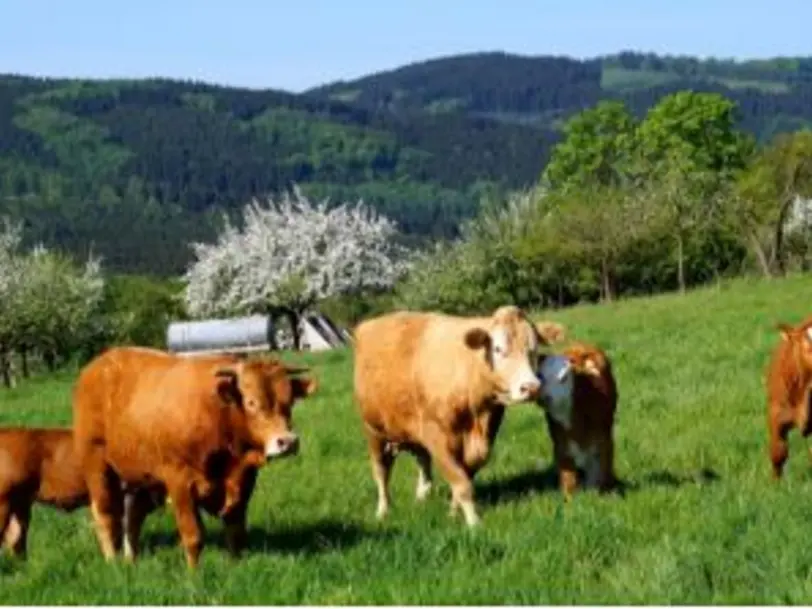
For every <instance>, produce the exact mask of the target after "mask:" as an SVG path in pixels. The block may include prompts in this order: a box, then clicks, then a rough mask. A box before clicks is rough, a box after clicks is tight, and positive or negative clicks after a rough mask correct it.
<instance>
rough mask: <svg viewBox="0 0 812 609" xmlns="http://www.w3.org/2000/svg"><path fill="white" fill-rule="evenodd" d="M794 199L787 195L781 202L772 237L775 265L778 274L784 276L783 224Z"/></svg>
mask: <svg viewBox="0 0 812 609" xmlns="http://www.w3.org/2000/svg"><path fill="white" fill-rule="evenodd" d="M794 199H795V198H794V197H792V196H789V195H787V196H786V197H785V198H784V200H783V201H782V202H781V209H780V211H779V213H778V221H777V222H776V224H775V234H774V236H773V255H774V256H775V263H776V266H777V267H778V274H779V275H784V274H786V266H785V264H784V222H785V220H786V217H787V214H788V213H789V208H790V206H791V205H792V202H793V201H794Z"/></svg>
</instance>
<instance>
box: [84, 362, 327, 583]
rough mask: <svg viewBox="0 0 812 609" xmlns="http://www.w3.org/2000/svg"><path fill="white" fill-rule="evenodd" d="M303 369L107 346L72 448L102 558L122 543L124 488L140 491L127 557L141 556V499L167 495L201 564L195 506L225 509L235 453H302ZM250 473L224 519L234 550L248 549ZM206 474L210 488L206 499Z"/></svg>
mask: <svg viewBox="0 0 812 609" xmlns="http://www.w3.org/2000/svg"><path fill="white" fill-rule="evenodd" d="M301 371H303V370H301V369H293V368H287V367H285V366H284V365H283V364H282V363H281V362H278V361H276V360H244V359H242V358H238V357H236V356H231V355H223V356H205V357H188V358H187V357H180V356H176V355H172V354H169V353H166V352H164V351H159V350H155V349H144V348H139V347H115V348H111V349H109V350H107V351H106V352H104V353H102V354H101V355H99V356H98V357H96V358H95V359H94V360H92V361H91V362H90V363H89V364H87V365H86V366H85V367H84V368H83V369H82V371H81V373H80V375H79V379H78V380H77V382H76V385H75V388H74V396H73V424H74V442H75V447H76V454H77V458H78V459H79V462H80V464H81V467H82V470H83V472H84V476H85V479H86V483H87V487H88V491H89V494H90V508H91V512H92V515H93V519H94V522H95V525H96V533H97V536H98V539H99V545H100V547H101V551H102V553H103V555H104V556H105V558H107V559H108V560H110V559H112V558H113V557H114V556H115V554H116V553H117V552H118V550H119V549H120V547H121V541H122V530H121V521H122V517H123V512H124V499H123V493H122V490H121V488H122V484H123V485H124V486H125V487H126V488H127V489H128V492H129V493H132V494H133V495H134V500H133V502H132V504H130V505H129V508H130V514H132V516H129V515H128V520H129V521H128V523H126V524H125V528H126V529H127V532H128V533H127V548H126V550H127V553H128V554H129V555H130V556H131V557H134V556H135V552H136V548H137V534H138V532H139V531H140V526H141V522H142V521H143V515H145V514H146V513H147V512H148V511H149V510H148V508H147V507H145V505H144V504H143V502H142V501H141V500H140V498H142V497H144V495H145V492H146V491H147V489H149V490H155V489H156V488H159V489H165V491H166V493H167V495H168V497H169V499H170V500H171V502H172V507H173V510H174V514H175V519H176V522H177V526H178V530H179V533H180V538H181V543H182V545H183V547H184V549H185V551H186V558H187V562H188V564H189V566H191V567H194V566H196V565H197V563H198V559H199V555H200V551H201V549H202V546H203V532H202V523H201V522H200V516H199V513H198V507H203V508H204V509H206V510H207V511H209V512H211V513H215V514H216V513H218V512H220V511H222V510H223V508H224V504H225V502H226V497H225V487H226V484H225V483H224V479H225V478H227V477H228V464H229V462H230V461H231V460H232V457H231V455H237V456H241V455H243V454H245V453H247V452H248V451H249V450H259V451H261V452H262V453H263V454H264V455H265V457H266V458H267V459H272V458H275V457H282V456H286V455H293V454H296V452H297V451H298V447H299V438H298V436H297V435H296V434H295V433H294V432H293V431H292V429H291V425H290V420H291V410H292V408H293V406H294V403H295V402H296V400H298V399H300V398H304V397H306V396H308V395H311V394H312V393H313V392H314V391H315V389H316V382H315V380H314V379H311V378H296V377H292V376H291V374H293V373H295V372H301ZM244 473H245V476H244V480H243V481H242V482H241V483H240V484H241V486H242V491H243V492H242V497H241V498H240V500H239V501H238V504H237V505H236V506H234V507H232V509H230V510H229V512H228V514H226V515H225V516H224V517H223V519H224V521H225V524H226V538H227V543H228V546H229V549H230V550H231V551H232V552H234V553H237V552H239V550H240V548H241V546H242V545H243V543H244V539H245V513H246V510H247V504H248V500H249V498H250V495H251V493H252V491H253V486H254V481H255V477H256V468H255V467H253V466H249V467H246V468H245V471H244ZM201 478H203V479H206V480H210V481H212V482H213V485H212V488H211V489H209V490H210V492H209V493H208V494H207V495H205V496H202V497H201V496H199V495H198V493H197V491H198V489H199V486H200V485H199V480H200V479H201Z"/></svg>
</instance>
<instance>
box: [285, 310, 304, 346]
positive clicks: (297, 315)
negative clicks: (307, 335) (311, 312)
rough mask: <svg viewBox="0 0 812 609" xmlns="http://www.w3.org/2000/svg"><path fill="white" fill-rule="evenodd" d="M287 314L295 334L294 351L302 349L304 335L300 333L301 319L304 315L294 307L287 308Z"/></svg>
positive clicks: (291, 329) (292, 331)
mask: <svg viewBox="0 0 812 609" xmlns="http://www.w3.org/2000/svg"><path fill="white" fill-rule="evenodd" d="M285 314H286V315H287V317H288V321H289V322H290V331H291V334H292V335H293V349H294V351H300V350H301V349H302V336H301V334H300V333H299V320H300V319H301V317H302V315H301V312H299V311H295V310H293V309H286V310H285Z"/></svg>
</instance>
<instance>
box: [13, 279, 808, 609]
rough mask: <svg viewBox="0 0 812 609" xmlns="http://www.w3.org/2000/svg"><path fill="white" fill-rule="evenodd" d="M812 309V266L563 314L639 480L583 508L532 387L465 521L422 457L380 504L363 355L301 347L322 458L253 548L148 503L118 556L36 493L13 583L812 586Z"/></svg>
mask: <svg viewBox="0 0 812 609" xmlns="http://www.w3.org/2000/svg"><path fill="white" fill-rule="evenodd" d="M807 314H812V281H810V278H809V277H795V278H791V279H788V280H785V281H780V282H771V283H762V282H755V281H752V282H741V281H740V282H735V283H732V284H729V285H726V286H722V287H718V288H712V289H707V290H702V291H698V292H695V293H692V294H689V295H687V296H685V297H678V296H663V297H658V298H652V299H641V300H634V301H628V302H623V303H619V304H615V305H611V306H586V307H580V308H575V309H571V310H568V311H563V312H558V313H555V314H552V315H550V316H545V317H549V318H553V319H556V320H559V321H562V322H565V323H566V324H567V325H568V326H569V328H570V331H571V333H572V334H573V335H574V336H575V337H578V338H581V339H586V340H589V341H595V342H597V343H598V344H599V345H602V346H603V347H605V348H606V349H607V350H608V352H609V354H610V355H611V356H612V357H613V359H614V362H615V366H616V374H617V377H618V383H619V390H620V406H619V422H618V427H617V433H616V438H617V442H618V448H617V456H618V462H617V470H618V473H619V474H620V475H621V476H622V477H623V478H625V479H626V481H627V483H628V484H629V485H630V489H629V491H628V493H627V495H626V498H625V499H622V498H619V497H600V496H598V495H596V494H593V493H587V494H582V495H580V496H577V497H576V500H575V501H574V502H573V503H572V504H571V505H570V506H564V505H563V503H562V500H561V495H560V493H559V492H558V491H557V490H556V489H555V488H551V486H550V476H549V475H548V474H547V473H545V470H546V468H547V467H548V466H549V465H550V462H551V446H550V441H549V439H548V437H547V432H546V430H545V427H544V425H543V419H542V417H541V413H540V412H538V411H537V410H536V409H534V408H533V407H531V406H517V407H514V408H513V409H512V410H511V411H509V413H508V416H507V419H506V422H505V425H504V427H503V428H502V431H501V432H500V435H499V437H498V439H497V444H496V447H495V453H494V457H493V460H492V462H491V463H490V464H489V465H488V466H486V468H485V469H484V470H483V471H482V472H481V474H480V478H479V479H478V480H477V493H478V498H479V502H480V506H481V514H482V516H483V527H482V528H481V529H480V530H478V531H474V532H471V531H468V530H466V529H465V527H464V525H463V524H462V522H461V520H459V519H458V520H456V521H451V520H450V519H449V517H448V515H447V511H448V496H449V494H448V489H447V487H445V486H444V485H443V484H438V485H437V487H436V488H435V491H434V493H435V495H434V496H433V497H432V498H431V499H430V500H429V501H428V502H427V503H426V504H425V505H422V506H417V505H416V504H415V503H414V501H413V487H414V480H415V475H416V467H415V465H414V462H413V461H412V460H410V459H409V458H408V457H406V456H404V457H401V458H400V460H399V461H398V464H397V465H396V468H395V473H394V476H393V487H394V488H393V499H394V505H393V511H392V513H391V516H390V520H388V521H387V522H386V523H384V524H378V523H376V522H375V519H374V508H375V490H374V485H373V483H372V480H371V477H370V474H369V464H368V461H367V455H366V448H365V443H364V440H363V438H362V435H361V432H360V425H359V422H358V418H357V416H356V411H355V406H354V404H353V403H352V401H351V358H350V354H349V353H346V352H333V353H330V354H325V355H320V356H309V357H304V358H302V357H296V358H293V357H291V358H290V359H299V360H301V359H305V360H307V361H309V362H311V363H312V364H313V366H314V367H315V369H316V371H317V373H318V375H319V377H320V379H321V380H322V389H321V391H320V393H319V394H318V397H314V398H313V399H311V400H309V401H307V402H304V403H302V404H301V406H300V408H299V410H298V411H297V412H296V414H295V422H296V425H297V428H298V430H299V431H300V433H301V434H302V436H303V447H302V453H301V454H300V456H299V457H298V458H296V459H293V460H288V461H285V462H280V463H278V464H273V465H270V466H268V467H266V468H265V469H264V470H263V471H262V473H261V475H260V479H259V481H258V484H257V492H256V494H255V495H254V498H253V501H252V504H251V510H250V516H249V521H250V527H251V542H252V549H251V551H250V552H249V553H247V554H246V555H245V557H244V558H243V559H242V560H240V561H239V562H233V561H231V560H230V559H229V558H228V557H227V554H226V553H225V551H224V549H223V547H222V541H221V531H220V526H219V524H216V523H215V521H213V520H207V521H206V522H207V525H208V527H209V534H208V537H207V543H208V544H209V545H208V546H207V548H206V549H205V550H204V554H203V558H202V563H201V568H200V570H199V572H197V573H188V572H187V569H186V566H185V563H184V560H183V554H182V551H181V549H180V548H179V546H178V545H177V537H176V533H175V527H174V521H173V519H172V517H171V514H170V513H169V512H168V511H166V510H164V511H161V512H159V513H158V514H156V515H155V516H153V517H152V518H151V519H150V520H148V521H147V525H146V528H145V532H144V535H143V540H144V543H145V548H144V555H143V556H142V558H141V560H140V562H139V563H137V564H136V565H134V566H127V565H123V564H115V565H106V564H105V563H104V561H103V560H102V558H101V555H100V552H99V550H98V547H97V544H96V540H95V538H94V536H93V534H92V532H91V529H90V525H89V515H88V512H87V510H80V511H79V512H76V513H75V514H74V515H71V516H68V515H64V514H60V513H57V512H54V511H52V510H50V509H49V508H44V507H41V508H35V513H34V518H33V524H32V530H31V535H30V545H29V559H28V562H27V564H26V563H17V562H14V561H11V560H10V559H7V558H5V557H4V558H3V560H0V602H2V603H5V604H9V603H12V604H60V603H65V604H68V603H70V604H102V603H104V604H117V603H123V604H133V603H138V604H167V603H176V604H206V603H224V604H257V603H259V604H297V603H305V604H324V603H334V604H348V603H356V604H358V603H363V604H376V603H395V604H447V603H455V604H456V603H459V604H491V603H494V604H503V603H515V604H531V603H532V604H550V603H552V604H555V603H579V604H582V603H589V604H603V603H614V604H638V603H657V604H708V603H726V604H750V603H758V604H790V603H794V604H809V603H810V602H812V543H810V540H809V531H810V518H809V513H810V509H812V477H811V476H810V473H809V465H808V461H807V456H806V451H805V448H804V445H803V441H802V440H801V439H800V438H799V437H798V436H797V435H795V436H793V437H792V439H791V450H792V455H791V457H790V462H789V466H788V470H787V478H786V480H785V481H784V482H783V483H782V484H780V485H775V484H772V483H771V481H770V480H769V473H768V472H769V468H768V462H767V457H766V447H765V440H766V429H765V406H764V397H763V388H762V387H763V383H762V375H763V370H764V366H765V363H766V361H767V357H768V354H769V351H770V350H771V348H772V346H773V344H774V343H775V341H776V340H777V333H776V332H775V331H774V330H773V329H772V327H773V324H774V323H775V322H776V321H778V320H786V321H789V322H796V321H799V320H800V319H802V318H803V317H804V316H806V315H807ZM71 382H72V375H68V374H64V375H61V376H59V377H56V378H53V379H49V380H42V381H35V382H31V383H28V384H25V385H23V386H22V387H20V388H18V389H16V390H14V391H8V392H2V393H0V422H3V423H10V422H26V423H30V424H46V423H47V424H50V423H65V422H67V421H69V419H70V410H69V390H70V384H71ZM438 481H439V475H438Z"/></svg>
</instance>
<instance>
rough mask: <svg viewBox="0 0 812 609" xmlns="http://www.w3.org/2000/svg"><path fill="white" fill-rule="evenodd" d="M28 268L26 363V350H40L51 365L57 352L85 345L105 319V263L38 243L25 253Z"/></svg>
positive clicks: (22, 336) (22, 321) (22, 316)
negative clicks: (101, 311)
mask: <svg viewBox="0 0 812 609" xmlns="http://www.w3.org/2000/svg"><path fill="white" fill-rule="evenodd" d="M23 268H24V277H25V279H24V281H23V284H22V287H21V293H22V300H23V302H24V303H25V306H24V307H22V310H21V311H20V313H19V315H18V328H17V333H16V334H17V341H18V345H17V346H18V349H19V351H20V352H21V355H22V356H23V363H24V365H25V355H26V353H27V352H28V351H29V350H36V351H38V352H40V353H41V354H42V355H43V357H44V359H45V362H46V364H47V365H48V367H49V368H51V369H52V368H53V367H54V364H55V356H56V354H57V353H59V352H62V353H69V352H71V351H72V350H73V349H75V348H77V347H78V346H80V344H81V343H82V341H84V340H86V339H87V338H88V337H89V335H90V334H91V333H92V332H93V329H94V327H95V326H97V325H99V324H100V323H101V320H99V319H97V312H98V310H99V306H100V304H101V301H102V298H103V296H104V277H103V276H102V269H101V264H100V261H99V259H97V258H95V257H93V256H90V257H89V258H88V260H87V262H86V263H85V264H84V266H83V267H81V266H78V265H76V264H75V263H74V262H73V260H71V259H70V258H68V257H66V256H64V255H62V254H60V253H58V252H53V251H49V250H47V249H46V248H45V247H43V246H42V245H39V246H37V247H36V248H34V250H33V251H32V252H31V253H29V254H28V255H27V256H26V257H25V259H24V262H23ZM24 374H25V371H24Z"/></svg>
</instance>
